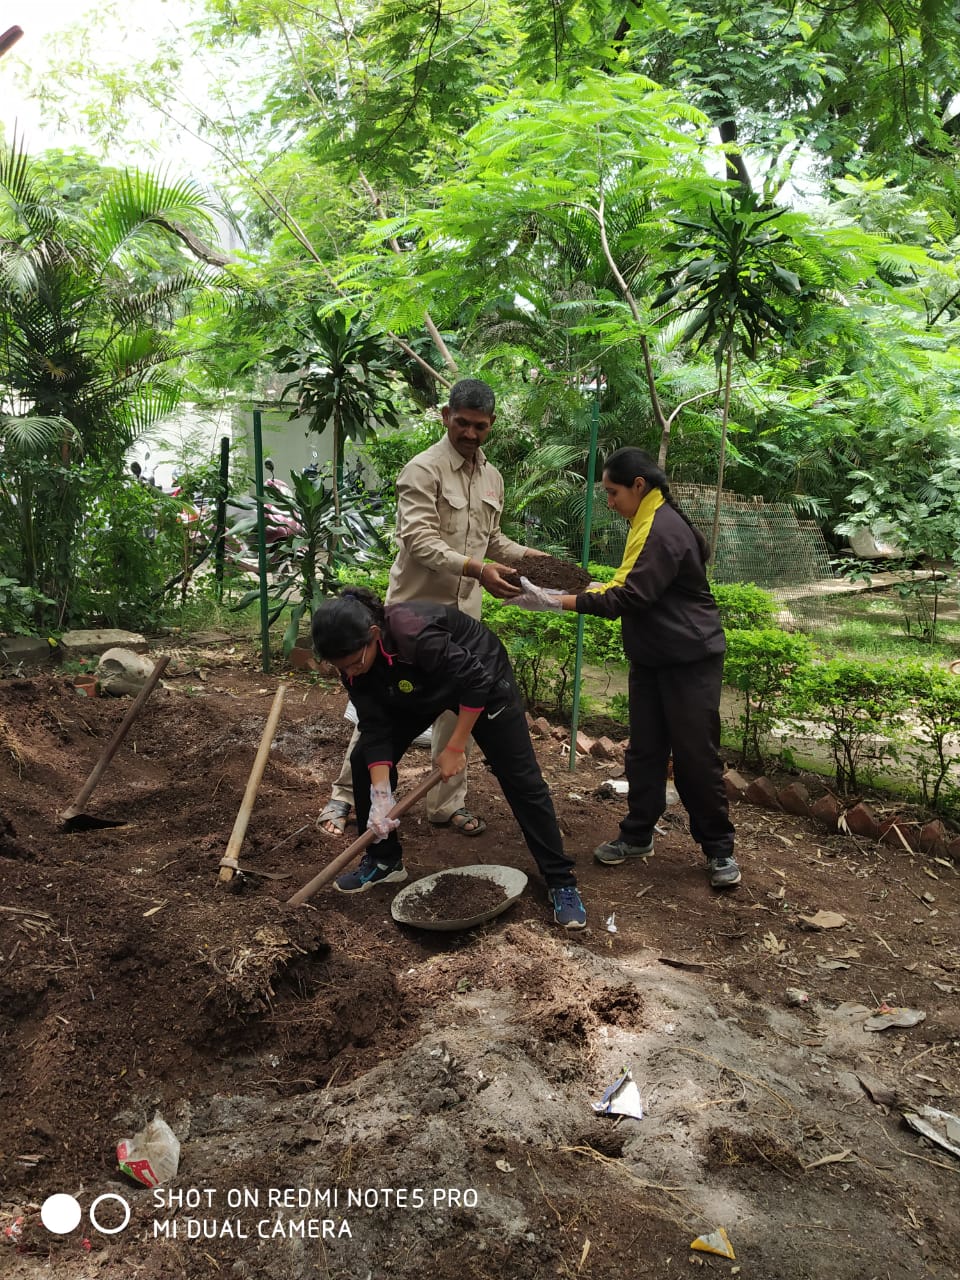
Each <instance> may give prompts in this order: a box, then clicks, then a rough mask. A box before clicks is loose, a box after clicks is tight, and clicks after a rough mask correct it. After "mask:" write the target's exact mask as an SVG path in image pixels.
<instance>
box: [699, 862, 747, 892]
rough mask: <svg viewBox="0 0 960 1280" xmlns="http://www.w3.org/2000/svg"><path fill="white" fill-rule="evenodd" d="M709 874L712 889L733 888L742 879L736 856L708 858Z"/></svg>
mask: <svg viewBox="0 0 960 1280" xmlns="http://www.w3.org/2000/svg"><path fill="white" fill-rule="evenodd" d="M707 874H708V875H709V877H710V887H711V888H712V889H732V888H733V886H734V885H735V884H739V883H740V881H741V879H742V877H741V875H740V868H739V867H738V866H737V860H736V858H708V859H707Z"/></svg>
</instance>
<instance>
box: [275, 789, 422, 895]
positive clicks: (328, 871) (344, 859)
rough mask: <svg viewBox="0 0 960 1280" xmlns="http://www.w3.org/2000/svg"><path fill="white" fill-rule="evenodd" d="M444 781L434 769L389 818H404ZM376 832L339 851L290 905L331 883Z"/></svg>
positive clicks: (370, 842)
mask: <svg viewBox="0 0 960 1280" xmlns="http://www.w3.org/2000/svg"><path fill="white" fill-rule="evenodd" d="M442 781H443V774H442V773H441V772H440V770H439V769H432V770H431V771H430V773H428V774H427V776H426V777H425V778H424V779H422V781H420V782H418V783H417V785H416V786H415V787H414V788H413V790H412V791H411V792H410V794H409V795H406V796H404V797H403V799H402V800H398V801H397V803H396V804H395V805H394V806H393V808H392V809H391V810H390V812H389V813H388V814H387V817H388V818H402V817H403V815H404V814H405V813H406V812H407V810H408V809H412V808H413V806H414V805H415V804H416V803H417V801H418V800H422V799H423V797H424V796H425V795H426V794H427V792H428V791H432V790H433V788H434V787H435V786H436V785H437V783H438V782H442ZM375 834H376V833H375V832H373V831H370V830H369V829H367V830H366V831H365V832H364V833H363V835H362V836H360V838H359V839H357V840H354V842H353V844H351V845H349V846H348V847H347V848H346V849H344V851H343V853H338V854H337V856H336V857H335V858H334V860H333V861H332V862H328V863H327V865H326V866H325V867H324V868H323V870H322V871H321V872H320V873H319V875H315V876H314V877H313V879H312V880H311V881H310V882H309V884H305V885H304V886H303V888H302V889H298V890H297V892H296V893H295V894H294V895H293V897H292V898H288V899H287V906H288V907H299V906H301V905H302V904H303V903H304V902H306V900H307V899H308V898H312V897H313V895H314V894H315V893H316V892H317V890H318V889H322V888H323V886H324V885H325V884H329V883H330V881H331V880H332V879H333V878H334V876H335V875H336V874H337V872H339V871H342V870H343V868H344V867H345V866H346V865H347V864H348V863H350V862H352V861H353V860H354V858H356V856H357V855H358V854H360V853H363V851H364V849H366V847H367V845H368V844H372V843H373V837H374V835H375Z"/></svg>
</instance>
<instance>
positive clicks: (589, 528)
mask: <svg viewBox="0 0 960 1280" xmlns="http://www.w3.org/2000/svg"><path fill="white" fill-rule="evenodd" d="M599 435H600V370H599V369H598V370H597V394H596V395H595V396H594V398H593V408H592V410H591V414H590V459H589V461H588V463H587V503H586V509H585V511H584V513H583V555H582V557H581V559H580V564H581V567H582V568H584V569H586V568H587V567H588V566H589V564H590V538H591V536H592V533H593V490H594V485H595V484H596V475H597V440H598V437H599ZM585 622H586V619H585V617H584V615H583V614H582V613H578V614H577V656H576V659H575V660H574V665H573V716H572V718H571V721H570V763H569V766H568V767H569V769H570V772H571V773H574V772H575V771H576V768H577V729H578V727H579V725H580V684H581V676H582V674H583V627H584V623H585Z"/></svg>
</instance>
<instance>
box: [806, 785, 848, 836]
mask: <svg viewBox="0 0 960 1280" xmlns="http://www.w3.org/2000/svg"><path fill="white" fill-rule="evenodd" d="M841 813H843V805H842V804H841V803H840V801H839V800H838V799H837V797H836V796H835V795H833V794H832V793H831V792H829V791H828V792H827V794H826V795H825V796H821V797H820V799H819V800H815V801H814V802H813V804H812V805H811V806H810V817H811V818H816V820H817V821H818V822H819V823H821V824H822V825H823V826H825V827H826V828H827V830H828V831H836V830H837V823H838V822H839V821H840V815H841Z"/></svg>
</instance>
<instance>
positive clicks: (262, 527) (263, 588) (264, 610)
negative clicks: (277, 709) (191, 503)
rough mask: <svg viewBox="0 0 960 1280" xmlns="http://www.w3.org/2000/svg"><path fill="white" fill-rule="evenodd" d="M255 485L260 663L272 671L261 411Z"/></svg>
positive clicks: (255, 417) (256, 412) (256, 419)
mask: <svg viewBox="0 0 960 1280" xmlns="http://www.w3.org/2000/svg"><path fill="white" fill-rule="evenodd" d="M253 475H254V479H253V483H254V492H255V493H256V495H257V568H258V570H259V573H260V661H261V664H262V666H263V670H264V672H265V673H268V674H269V671H270V622H269V613H270V610H269V605H268V602H267V526H266V515H265V514H264V510H263V431H262V419H261V415H260V410H259V409H254V411H253Z"/></svg>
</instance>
